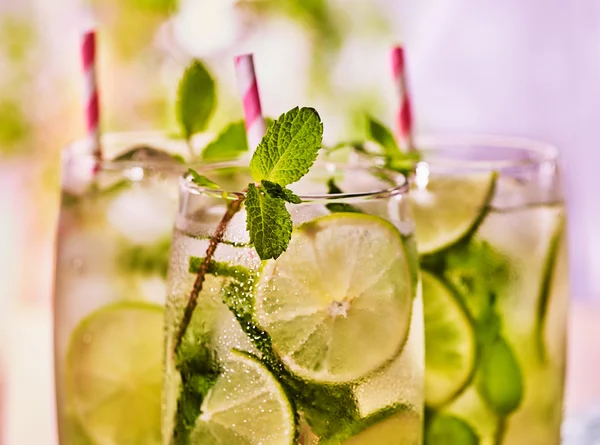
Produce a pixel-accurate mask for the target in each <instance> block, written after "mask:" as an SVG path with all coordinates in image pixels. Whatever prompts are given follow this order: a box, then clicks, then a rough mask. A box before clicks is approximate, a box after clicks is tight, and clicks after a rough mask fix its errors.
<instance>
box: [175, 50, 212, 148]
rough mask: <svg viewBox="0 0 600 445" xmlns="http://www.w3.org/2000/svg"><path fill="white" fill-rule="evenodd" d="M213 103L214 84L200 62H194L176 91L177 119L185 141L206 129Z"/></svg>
mask: <svg viewBox="0 0 600 445" xmlns="http://www.w3.org/2000/svg"><path fill="white" fill-rule="evenodd" d="M215 102H216V93H215V82H214V80H213V79H212V77H211V75H210V73H209V72H208V70H207V69H206V67H205V66H204V65H203V64H202V62H200V61H199V60H194V61H193V62H192V64H191V65H190V66H189V67H188V68H187V69H186V70H185V73H184V75H183V78H182V79H181V81H180V83H179V88H178V90H177V119H178V120H179V124H180V125H181V128H182V130H183V134H184V136H185V138H186V139H189V138H190V137H191V136H193V135H194V134H196V133H198V132H200V131H204V130H205V129H206V127H207V125H208V121H209V120H210V117H211V115H212V113H213V111H214V108H215Z"/></svg>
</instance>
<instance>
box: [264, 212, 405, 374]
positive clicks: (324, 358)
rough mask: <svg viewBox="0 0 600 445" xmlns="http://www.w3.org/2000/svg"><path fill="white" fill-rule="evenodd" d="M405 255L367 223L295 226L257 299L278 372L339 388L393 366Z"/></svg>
mask: <svg viewBox="0 0 600 445" xmlns="http://www.w3.org/2000/svg"><path fill="white" fill-rule="evenodd" d="M406 252H407V251H406V246H405V243H404V240H403V238H402V236H401V235H400V232H398V230H397V229H396V227H394V226H393V225H392V224H390V223H388V222H387V221H385V220H383V219H381V218H378V217H375V216H371V215H364V214H348V213H345V214H344V213H339V214H333V215H328V216H325V217H322V218H318V219H316V220H313V221H311V222H309V223H307V224H305V225H302V226H300V227H299V228H298V229H297V230H296V231H295V232H294V234H293V235H292V239H291V241H290V244H289V247H288V249H287V251H286V252H284V253H283V254H282V255H281V256H280V257H279V258H278V259H277V260H274V261H269V262H267V263H266V264H265V266H264V268H263V270H262V273H261V276H260V279H259V283H258V286H257V291H256V308H255V310H256V317H257V320H258V322H259V323H260V324H261V326H262V328H263V329H265V330H266V331H267V332H268V333H269V334H270V335H271V339H272V342H273V349H274V350H275V351H276V352H277V353H278V354H279V356H280V358H281V360H282V361H283V362H284V364H285V365H286V366H287V367H288V368H289V369H290V370H291V371H292V372H293V373H295V374H296V375H298V376H300V377H301V378H303V379H305V380H308V381H311V382H319V383H344V382H350V381H355V380H358V379H360V378H361V377H364V376H366V375H367V374H369V373H370V372H372V371H374V370H376V369H378V368H380V367H381V366H383V365H384V364H386V363H388V362H389V361H390V360H391V359H393V358H395V357H396V356H397V355H398V354H399V353H400V352H401V350H402V348H403V345H404V343H405V341H406V338H407V336H408V332H409V323H410V316H411V309H412V303H413V282H412V280H411V268H410V266H409V262H410V260H409V256H408V255H407V253H406Z"/></svg>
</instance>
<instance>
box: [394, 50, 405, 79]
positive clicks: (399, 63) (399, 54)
mask: <svg viewBox="0 0 600 445" xmlns="http://www.w3.org/2000/svg"><path fill="white" fill-rule="evenodd" d="M392 68H393V70H394V76H398V75H400V74H401V73H402V72H403V71H404V47H403V46H402V45H396V46H394V47H393V48H392Z"/></svg>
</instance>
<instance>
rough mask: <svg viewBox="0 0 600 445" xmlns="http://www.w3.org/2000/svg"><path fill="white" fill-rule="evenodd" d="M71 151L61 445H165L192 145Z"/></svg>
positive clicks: (125, 144) (59, 250) (146, 136)
mask: <svg viewBox="0 0 600 445" xmlns="http://www.w3.org/2000/svg"><path fill="white" fill-rule="evenodd" d="M102 146H103V149H104V153H105V159H106V160H105V161H103V162H100V163H99V164H96V161H95V159H94V158H93V157H92V156H91V154H90V153H91V150H90V143H89V142H88V141H79V142H76V143H74V144H72V145H71V146H69V147H67V149H66V150H65V152H64V160H63V185H62V199H61V206H60V222H59V230H58V236H57V246H56V282H55V292H54V355H55V375H56V396H57V400H56V401H57V412H58V427H59V437H60V444H61V445H99V444H115V445H117V444H119V445H124V444H132V445H133V444H148V445H150V444H159V443H160V441H161V438H160V437H161V434H160V424H161V422H160V410H161V381H162V349H163V348H162V344H163V339H162V336H163V333H162V332H163V331H162V330H163V306H164V301H165V295H166V284H165V283H166V274H167V265H168V252H169V246H170V240H171V229H172V224H173V219H174V216H175V213H176V209H177V184H178V182H177V178H178V177H179V176H180V175H181V174H182V173H183V171H184V164H183V163H181V162H180V161H177V160H176V159H175V158H174V157H173V156H172V154H173V153H185V150H186V147H185V144H183V143H181V142H179V141H176V140H171V139H169V138H168V137H167V136H165V135H161V134H159V133H128V134H124V133H123V134H113V135H107V136H106V137H105V138H104V141H103V144H102Z"/></svg>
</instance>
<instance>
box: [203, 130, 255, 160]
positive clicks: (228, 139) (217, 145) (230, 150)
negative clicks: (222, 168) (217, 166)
mask: <svg viewBox="0 0 600 445" xmlns="http://www.w3.org/2000/svg"><path fill="white" fill-rule="evenodd" d="M247 151H248V138H247V136H246V127H245V125H244V121H238V122H234V123H232V124H229V125H228V126H227V127H225V129H224V130H223V131H222V132H221V134H219V136H218V137H217V139H215V140H214V141H212V142H211V143H210V144H208V145H207V146H206V148H205V149H204V151H202V159H204V160H205V161H228V160H232V159H237V158H238V157H239V156H240V155H241V154H242V153H244V152H247Z"/></svg>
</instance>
